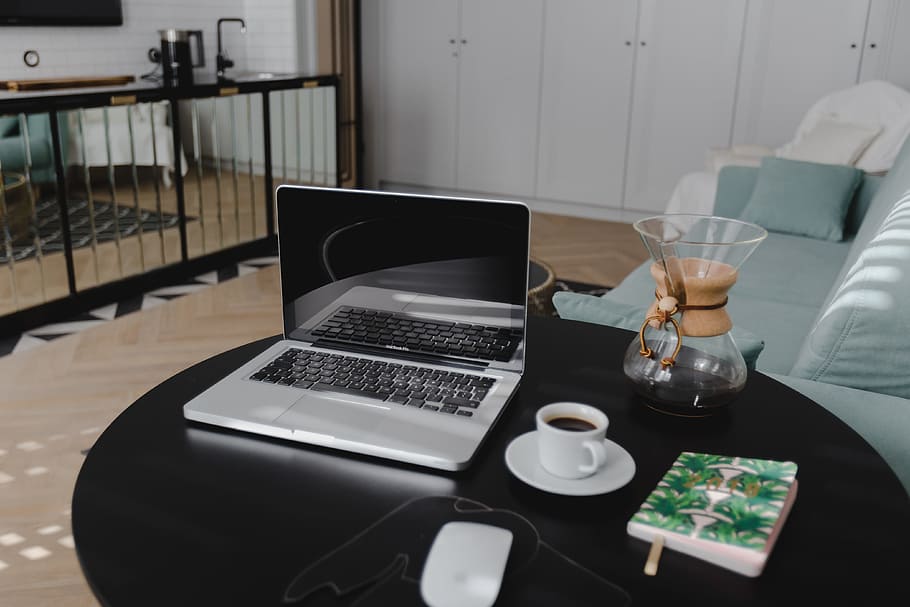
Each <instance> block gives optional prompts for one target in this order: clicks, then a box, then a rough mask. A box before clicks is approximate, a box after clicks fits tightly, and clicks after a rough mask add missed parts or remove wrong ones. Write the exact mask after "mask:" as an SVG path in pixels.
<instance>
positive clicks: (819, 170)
mask: <svg viewBox="0 0 910 607" xmlns="http://www.w3.org/2000/svg"><path fill="white" fill-rule="evenodd" d="M862 178H863V172H862V171H861V170H860V169H857V168H855V167H851V166H846V165H839V164H819V163H817V162H804V161H802V160H788V159H786V158H776V157H774V156H766V157H765V158H763V159H762V163H761V167H760V168H759V170H758V179H757V180H756V182H755V189H754V190H752V197H751V198H750V199H749V202H748V203H747V204H746V208H745V209H743V212H742V215H740V217H739V218H740V219H742V220H743V221H750V222H752V223H757V224H758V225H760V226H762V227H763V228H765V229H766V230H770V231H772V232H784V233H787V234H798V235H801V236H810V237H812V238H819V239H822V240H843V238H844V220H845V219H846V217H847V209H848V208H849V207H850V201H851V200H853V194H854V192H855V191H856V188H857V186H859V184H860V181H862Z"/></svg>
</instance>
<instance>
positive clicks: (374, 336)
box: [311, 306, 521, 362]
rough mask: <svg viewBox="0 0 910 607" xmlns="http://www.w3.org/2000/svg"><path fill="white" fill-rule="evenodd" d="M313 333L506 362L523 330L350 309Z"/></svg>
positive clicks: (345, 308) (332, 318)
mask: <svg viewBox="0 0 910 607" xmlns="http://www.w3.org/2000/svg"><path fill="white" fill-rule="evenodd" d="M311 332H312V334H313V335H316V336H318V337H320V338H323V339H331V340H334V341H340V342H345V343H352V344H361V345H362V344H368V345H373V346H381V347H387V348H397V349H403V350H410V351H413V352H422V353H425V354H444V355H449V356H462V357H468V358H479V359H482V360H497V361H506V362H507V361H509V360H511V359H512V355H513V354H515V349H516V348H517V347H518V344H519V342H520V341H521V330H520V329H508V328H505V327H491V326H486V325H473V324H469V323H455V322H446V321H438V320H426V319H419V318H414V317H410V316H406V315H404V314H398V313H394V312H384V311H381V310H368V309H364V308H352V307H349V306H342V307H341V308H339V309H338V310H336V311H335V313H334V314H332V315H331V316H330V317H329V318H328V319H326V320H324V321H322V322H321V323H320V324H319V325H318V326H317V327H316V328H315V329H313V330H312V331H311Z"/></svg>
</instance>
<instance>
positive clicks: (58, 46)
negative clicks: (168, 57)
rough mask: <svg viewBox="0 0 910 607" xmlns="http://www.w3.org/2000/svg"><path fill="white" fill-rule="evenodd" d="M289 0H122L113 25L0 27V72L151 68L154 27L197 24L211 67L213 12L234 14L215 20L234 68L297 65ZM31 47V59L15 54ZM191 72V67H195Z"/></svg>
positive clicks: (3, 75) (156, 42)
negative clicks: (35, 61) (29, 62)
mask: <svg viewBox="0 0 910 607" xmlns="http://www.w3.org/2000/svg"><path fill="white" fill-rule="evenodd" d="M301 1H306V0H301ZM295 4H296V3H295V1H294V0H123V25H122V26H115V27H35V26H2V27H0V80H6V79H13V78H56V77H67V76H71V77H76V76H119V75H133V76H136V77H137V78H138V77H139V76H140V75H142V74H145V73H147V72H149V71H151V70H152V68H154V67H155V66H154V64H153V63H151V62H150V61H149V60H148V58H147V56H146V55H147V52H148V49H150V48H160V46H161V44H160V39H159V35H158V30H160V29H167V28H181V29H201V30H203V34H202V36H203V41H204V43H205V61H206V66H205V67H204V68H199V70H198V72H204V73H211V74H214V73H215V54H216V46H217V43H216V41H217V28H216V23H217V20H218V18H219V17H241V18H243V19H244V20H245V21H246V25H247V32H246V33H245V34H242V33H240V28H239V26H238V24H236V23H227V24H225V25H224V26H222V32H223V46H224V48H226V49H227V51H228V53H229V56H230V57H231V59H233V60H234V62H235V67H234V68H233V69H234V70H238V71H242V70H263V71H265V70H267V71H276V72H278V71H280V72H292V71H297V70H298V58H297V32H296V27H295V24H296V19H295V14H296V10H297V9H296V7H295ZM29 49H34V50H37V51H38V53H39V54H40V57H41V64H40V65H39V66H38V67H35V68H30V67H28V66H26V65H25V63H24V62H23V61H22V55H23V54H24V53H25V51H26V50H29ZM198 72H197V73H198Z"/></svg>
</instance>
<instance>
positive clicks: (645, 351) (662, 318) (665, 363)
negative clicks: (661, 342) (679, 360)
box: [638, 291, 727, 368]
mask: <svg viewBox="0 0 910 607" xmlns="http://www.w3.org/2000/svg"><path fill="white" fill-rule="evenodd" d="M654 296H655V297H656V298H657V313H656V314H651V315H650V316H648V317H647V318H645V322H643V323H641V329H639V330H638V342H639V344H640V345H641V347H640V348H639V350H638V353H639V354H641V355H642V356H644V357H645V358H651V357H652V356H653V355H654V352H653V351H652V350H651V348H649V347H648V344H646V343H645V328H647V326H648V325H649V324H651V323H652V322H656V323H657V326H655V327H654V328H655V329H663V328H664V325H666V324H667V323H670V324H671V325H673V328H674V329H675V330H676V347H675V348H673V354H672V355H671V356H668V357H666V358H662V359H661V361H660V364H661V366H662V367H664V368H666V367H672V366H673V365H674V364H676V357H677V356H679V350H680V349H681V348H682V333H681V332H680V330H679V321H677V320H676V319H675V318H673V316H674V315H675V314H676V313H677V312H685V311H686V310H719V309H720V308H723V307H724V306H725V305H727V298H726V297H724V300H723V301H722V302H720V303H716V304H680V303H679V300H677V299H676V298H675V297H673V296H670V295H661V294H660V293H659V292H657V291H654Z"/></svg>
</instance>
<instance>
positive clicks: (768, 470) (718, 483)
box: [632, 452, 797, 550]
mask: <svg viewBox="0 0 910 607" xmlns="http://www.w3.org/2000/svg"><path fill="white" fill-rule="evenodd" d="M796 468H797V466H796V464H795V463H793V462H778V461H771V460H763V459H749V458H739V457H727V456H723V455H710V454H705V453H690V452H684V453H682V454H681V455H680V456H679V458H677V460H676V461H675V462H674V463H673V466H672V467H671V468H670V470H668V471H667V473H666V474H665V475H664V477H663V479H661V481H660V483H658V486H657V488H655V490H654V491H653V492H652V493H651V495H649V496H648V498H647V499H646V500H645V502H644V504H642V507H641V509H640V510H639V511H638V512H636V513H635V515H634V516H633V517H632V520H633V521H635V522H638V523H642V524H645V525H650V526H652V527H656V528H658V529H664V530H667V531H673V532H675V533H680V534H683V535H687V536H690V537H693V538H700V539H707V540H713V541H715V542H719V543H722V544H728V545H733V546H740V547H743V548H751V549H754V550H762V549H764V547H765V544H766V542H767V541H768V537H769V535H770V533H771V530H772V528H773V527H774V523H775V521H776V520H777V518H778V517H779V516H780V511H781V508H782V507H783V504H784V500H785V499H786V497H787V492H788V491H789V489H790V485H791V484H792V482H793V480H794V478H795V477H796Z"/></svg>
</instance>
